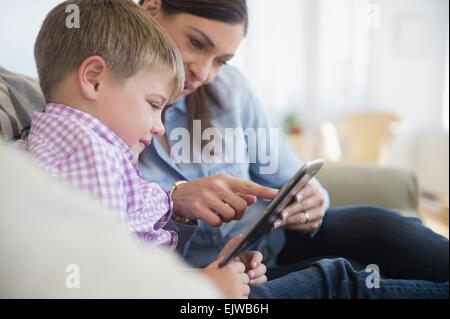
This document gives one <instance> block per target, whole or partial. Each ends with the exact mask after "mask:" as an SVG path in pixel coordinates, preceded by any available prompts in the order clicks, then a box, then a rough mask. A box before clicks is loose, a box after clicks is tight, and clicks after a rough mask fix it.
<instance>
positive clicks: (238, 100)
mask: <svg viewBox="0 0 450 319" xmlns="http://www.w3.org/2000/svg"><path fill="white" fill-rule="evenodd" d="M211 86H212V89H213V90H214V92H215V94H216V95H217V97H218V98H219V99H220V100H221V102H222V104H223V105H222V109H219V108H218V107H217V106H216V105H210V106H209V109H210V114H211V122H212V126H213V127H215V128H217V129H218V130H219V131H220V132H221V133H222V134H225V129H226V128H229V129H235V128H240V129H242V130H246V129H253V130H254V131H255V132H258V129H266V130H267V132H270V128H272V129H273V128H274V126H273V125H272V124H271V123H270V120H269V117H268V116H267V115H266V114H265V112H264V110H263V108H262V107H261V106H260V104H259V102H258V101H257V99H256V98H255V96H254V95H253V94H252V92H251V91H250V89H249V86H248V83H247V82H246V80H245V78H244V77H243V76H242V75H241V74H240V73H239V72H238V71H237V70H236V69H235V68H233V67H229V66H227V67H223V68H222V70H221V72H220V73H219V75H218V76H217V78H216V79H215V80H214V82H213V83H212V84H211ZM164 125H165V128H166V136H168V137H169V141H168V143H169V146H170V148H171V149H172V147H173V146H174V145H175V144H177V143H179V141H180V140H179V138H175V139H174V140H171V139H170V136H171V134H172V133H174V132H176V131H174V130H176V129H177V128H178V129H179V128H185V129H187V111H186V103H185V99H184V98H183V99H181V100H179V101H178V102H177V103H176V104H174V105H173V106H171V107H170V108H169V109H168V110H167V111H166V114H165V120H164ZM260 138H261V139H260V140H258V141H257V143H256V154H257V152H259V151H260V149H261V145H263V144H266V145H268V144H269V145H272V147H273V149H272V151H271V152H270V155H272V158H273V160H272V162H271V163H272V168H273V167H276V170H273V169H272V171H273V172H269V174H268V172H267V171H266V172H264V169H266V170H267V169H269V168H271V167H270V165H268V162H267V161H266V159H264V158H260V157H259V156H256V158H253V159H247V160H246V161H242V160H234V161H232V162H230V161H222V162H219V163H213V164H207V163H204V162H202V163H182V164H176V163H174V162H173V160H171V158H170V157H169V156H168V154H167V153H166V152H165V151H164V149H163V147H162V146H161V145H160V144H159V142H158V141H157V140H156V139H154V140H153V142H152V145H151V146H149V147H147V149H146V150H145V151H144V154H143V158H144V162H145V164H141V167H140V169H141V174H142V176H143V177H144V178H145V179H147V180H149V181H152V182H156V183H159V184H160V185H161V186H162V187H163V188H164V189H166V190H169V189H170V188H171V187H172V185H173V184H174V183H175V182H177V181H179V180H187V181H190V180H195V179H198V178H201V177H207V176H213V175H217V174H219V173H222V172H223V173H227V174H229V175H232V176H235V177H238V178H241V179H247V180H248V179H251V180H252V181H254V182H256V183H259V184H261V185H265V186H268V187H273V188H280V187H281V186H283V185H284V184H285V183H286V182H287V181H288V180H289V179H290V178H291V177H292V176H293V175H294V174H295V173H296V172H297V170H298V169H299V168H300V166H301V165H302V161H301V160H300V159H299V158H298V157H297V156H296V155H295V153H294V152H293V151H292V149H291V148H290V147H289V145H288V143H287V140H286V138H285V136H283V135H282V133H281V129H280V130H278V136H277V138H276V139H274V138H272V140H271V139H270V136H269V134H267V136H266V137H264V136H262V137H261V135H260ZM238 139H240V140H239V141H238V142H239V143H232V144H231V146H230V145H227V144H226V143H227V142H229V141H230V140H227V139H223V141H222V142H223V143H224V144H225V148H224V149H225V151H224V153H227V152H229V151H230V149H233V150H234V152H235V154H237V155H242V154H244V155H248V154H249V152H250V151H249V150H250V148H251V144H255V143H251V140H250V138H249V136H246V135H239V136H238ZM266 151H267V152H268V153H269V151H270V149H268V150H266ZM268 153H266V154H268ZM275 162H277V163H275ZM270 170H271V169H269V171H270ZM313 183H315V184H316V185H318V186H319V187H320V189H321V192H322V193H323V195H324V197H325V204H324V209H325V210H326V209H327V208H328V205H329V199H328V194H327V192H326V191H325V190H324V189H323V188H322V186H321V185H320V184H319V182H318V181H317V180H314V181H313ZM266 205H267V202H266V201H261V200H258V202H257V203H256V204H254V205H253V206H251V207H249V208H248V209H247V211H246V213H245V215H244V217H243V218H242V219H241V220H240V221H232V222H230V223H227V224H224V225H223V226H222V227H220V228H214V227H212V226H209V225H208V224H206V223H205V222H202V221H199V223H198V228H197V229H196V230H195V233H194V234H193V236H192V237H190V240H189V241H188V242H187V243H181V245H182V252H181V253H182V254H183V257H184V258H185V260H186V261H187V262H189V263H191V264H192V265H194V266H197V267H204V266H206V265H208V264H209V263H210V262H212V261H213V260H214V259H215V258H216V257H217V255H218V254H219V252H220V250H221V249H222V248H223V246H224V244H225V243H226V242H227V241H228V240H230V239H231V238H232V237H234V236H236V235H238V234H241V233H245V231H246V230H247V229H249V228H250V227H251V226H252V225H253V224H254V222H255V221H256V219H257V218H258V216H259V215H260V214H261V212H262V211H263V209H264V208H265V206H266ZM188 238H189V237H188ZM283 245H284V232H283V231H282V230H276V231H273V232H271V233H270V234H267V236H265V237H264V238H263V240H262V241H261V242H260V245H259V246H258V249H259V250H260V251H261V252H262V253H263V254H264V260H265V263H266V264H268V265H272V264H274V261H275V258H276V256H277V255H278V253H279V252H280V250H281V248H282V247H283Z"/></svg>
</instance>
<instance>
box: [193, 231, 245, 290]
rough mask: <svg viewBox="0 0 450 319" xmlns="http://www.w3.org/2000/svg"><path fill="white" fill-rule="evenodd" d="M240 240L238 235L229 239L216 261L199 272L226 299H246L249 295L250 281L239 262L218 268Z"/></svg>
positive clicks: (232, 262)
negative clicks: (214, 285)
mask: <svg viewBox="0 0 450 319" xmlns="http://www.w3.org/2000/svg"><path fill="white" fill-rule="evenodd" d="M241 238H242V235H239V236H237V237H235V238H233V239H231V240H230V241H229V242H228V243H227V244H226V245H225V247H224V248H223V249H222V251H221V252H220V254H219V256H218V257H217V259H216V260H215V261H214V262H213V263H212V264H210V265H209V266H208V267H206V268H205V269H202V270H201V272H202V273H203V274H205V275H206V276H208V277H209V279H211V280H212V281H213V282H214V283H215V284H216V286H217V287H218V288H219V289H220V290H221V291H222V293H223V294H224V295H225V297H227V298H231V299H237V298H239V299H246V298H248V295H249V294H250V287H249V283H250V279H249V277H248V275H247V273H246V267H245V265H244V264H243V263H242V262H240V261H231V262H230V263H228V264H227V265H226V266H224V267H223V268H219V263H220V261H221V260H222V259H223V258H224V257H225V255H226V254H227V253H228V252H229V251H230V249H232V248H233V247H234V246H235V245H236V244H237V242H238V241H239V240H240V239H241Z"/></svg>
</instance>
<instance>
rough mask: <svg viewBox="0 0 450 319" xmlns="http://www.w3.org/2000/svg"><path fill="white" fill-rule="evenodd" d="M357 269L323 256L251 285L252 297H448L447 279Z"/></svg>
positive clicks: (344, 261) (349, 264) (340, 260)
mask: <svg viewBox="0 0 450 319" xmlns="http://www.w3.org/2000/svg"><path fill="white" fill-rule="evenodd" d="M369 275H373V273H372V272H371V273H367V272H365V271H357V270H355V269H354V268H353V266H352V264H351V263H350V262H349V261H347V260H345V259H343V258H337V259H323V260H321V261H318V262H315V263H313V264H312V265H311V266H310V267H308V268H306V269H304V270H302V271H297V272H292V273H290V274H288V275H285V276H283V277H280V278H278V279H275V280H271V281H268V282H267V283H265V284H262V285H258V286H253V287H252V288H251V293H250V296H249V297H250V298H251V299H297V298H302V299H335V298H338V299H350V298H383V299H396V298H408V299H416V298H430V299H431V298H433V299H438V298H440V299H443V298H448V282H445V283H434V282H430V281H423V280H401V279H384V278H380V280H379V282H378V283H377V285H374V283H375V281H374V280H373V279H372V278H370V277H369Z"/></svg>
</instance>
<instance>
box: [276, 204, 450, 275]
mask: <svg viewBox="0 0 450 319" xmlns="http://www.w3.org/2000/svg"><path fill="white" fill-rule="evenodd" d="M334 257H343V258H345V259H347V260H349V261H350V262H351V263H352V265H353V266H354V268H355V269H358V270H361V269H365V266H366V265H369V264H376V265H378V267H379V268H380V272H381V274H382V275H383V276H384V277H387V278H395V279H420V280H428V281H434V282H446V281H448V280H449V279H448V277H449V276H448V272H449V264H448V259H449V258H448V257H449V245H448V239H447V238H445V237H443V236H440V235H438V234H436V233H434V232H433V231H432V230H430V229H428V228H426V227H425V226H424V225H423V224H422V223H421V222H420V220H418V219H416V218H406V217H402V216H400V215H399V214H397V213H395V212H392V211H389V210H386V209H383V208H378V207H372V206H354V207H343V208H338V209H330V210H328V211H327V213H326V215H325V217H324V220H323V224H322V227H321V229H320V230H319V232H318V233H317V234H316V236H315V237H313V238H311V237H310V236H309V235H307V234H302V233H299V232H297V231H286V244H285V245H284V248H283V250H282V251H281V252H280V254H279V255H278V259H277V262H278V264H279V266H280V267H276V268H273V269H270V270H269V271H268V277H269V278H270V279H275V278H277V277H280V276H282V275H285V274H287V273H290V272H292V271H298V270H302V269H305V268H306V267H309V265H311V264H312V263H313V262H314V261H317V260H320V259H323V258H334Z"/></svg>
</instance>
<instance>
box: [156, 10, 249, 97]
mask: <svg viewBox="0 0 450 319" xmlns="http://www.w3.org/2000/svg"><path fill="white" fill-rule="evenodd" d="M154 18H155V19H156V20H157V21H158V22H159V23H160V24H161V26H163V27H164V28H165V30H166V31H167V32H168V33H169V35H170V36H171V37H172V39H173V40H174V41H175V43H176V45H177V47H178V49H179V50H180V52H181V55H182V56H183V63H184V69H185V72H186V82H185V85H184V91H183V96H187V95H189V94H191V93H192V92H194V91H195V90H196V89H198V88H199V87H200V86H202V85H205V84H208V83H210V82H211V81H213V80H214V79H215V77H216V76H217V73H218V72H219V70H220V67H221V66H223V65H225V64H226V63H227V62H228V61H229V60H230V59H231V58H233V56H234V54H235V52H236V50H237V48H238V47H239V44H240V42H241V40H242V39H243V37H244V35H245V28H244V24H243V23H242V24H228V23H225V22H220V21H215V20H209V19H205V18H201V17H197V16H194V15H191V14H186V13H180V14H175V15H171V16H164V15H163V14H158V15H156V16H155V17H154Z"/></svg>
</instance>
